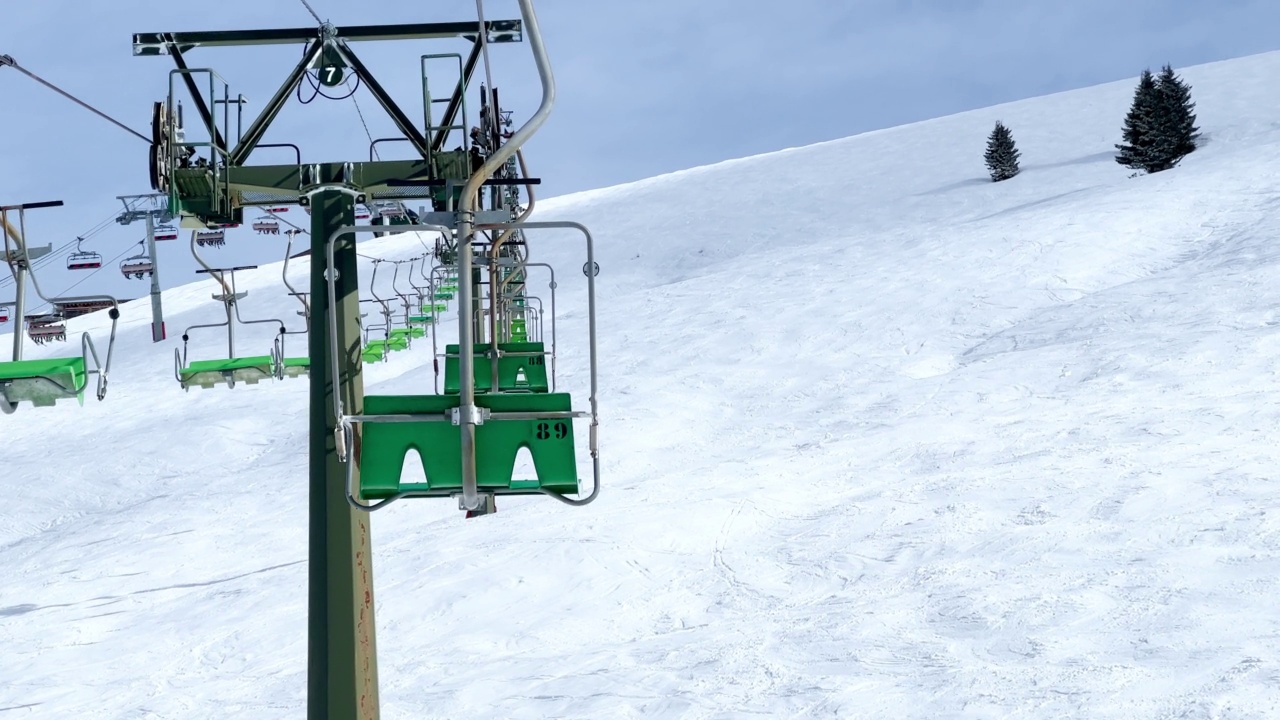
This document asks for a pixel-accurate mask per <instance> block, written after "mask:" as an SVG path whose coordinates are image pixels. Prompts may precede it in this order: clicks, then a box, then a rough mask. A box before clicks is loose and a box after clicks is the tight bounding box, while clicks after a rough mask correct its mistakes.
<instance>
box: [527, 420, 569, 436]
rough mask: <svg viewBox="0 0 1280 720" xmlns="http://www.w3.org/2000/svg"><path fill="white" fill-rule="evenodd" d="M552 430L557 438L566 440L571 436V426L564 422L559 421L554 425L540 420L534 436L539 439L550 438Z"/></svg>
mask: <svg viewBox="0 0 1280 720" xmlns="http://www.w3.org/2000/svg"><path fill="white" fill-rule="evenodd" d="M552 432H554V433H555V437H556V439H557V440H564V439H565V438H567V437H569V426H568V425H566V424H565V423H563V422H558V423H556V424H555V426H554V427H553V426H552V425H550V424H548V423H544V422H540V423H538V430H537V432H535V433H534V436H535V437H537V438H538V439H539V440H550V439H551V434H552Z"/></svg>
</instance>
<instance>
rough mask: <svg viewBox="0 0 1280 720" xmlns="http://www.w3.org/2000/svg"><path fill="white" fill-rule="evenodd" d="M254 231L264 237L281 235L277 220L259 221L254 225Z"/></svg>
mask: <svg viewBox="0 0 1280 720" xmlns="http://www.w3.org/2000/svg"><path fill="white" fill-rule="evenodd" d="M253 229H254V230H255V231H256V232H258V233H261V234H263V235H279V234H280V223H278V222H276V221H275V220H257V221H255V222H254V223H253Z"/></svg>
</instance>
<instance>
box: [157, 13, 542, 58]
mask: <svg viewBox="0 0 1280 720" xmlns="http://www.w3.org/2000/svg"><path fill="white" fill-rule="evenodd" d="M485 28H486V30H487V31H488V32H487V34H486V37H487V39H488V41H489V42H491V43H503V42H521V41H522V40H523V39H524V27H523V22H522V21H521V20H490V21H488V22H486V23H485ZM334 32H335V34H336V36H337V37H340V38H343V39H344V40H347V41H351V42H361V41H367V40H434V39H446V38H457V37H468V38H474V37H479V34H480V23H479V22H450V23H409V24H405V25H353V26H350V27H335V28H334ZM317 34H318V33H317V30H316V28H315V26H312V27H301V28H273V29H268V30H213V31H200V32H177V33H135V34H134V36H133V54H134V55H147V56H150V55H167V54H169V53H170V52H171V51H172V50H173V49H175V48H182V49H188V48H192V47H230V46H236V45H284V44H289V43H299V42H307V41H309V40H315V39H316V36H317Z"/></svg>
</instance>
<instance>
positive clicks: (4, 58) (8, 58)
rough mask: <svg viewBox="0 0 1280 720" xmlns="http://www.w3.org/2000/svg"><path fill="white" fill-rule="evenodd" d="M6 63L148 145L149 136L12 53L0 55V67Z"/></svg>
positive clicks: (149, 141)
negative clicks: (49, 79) (43, 74)
mask: <svg viewBox="0 0 1280 720" xmlns="http://www.w3.org/2000/svg"><path fill="white" fill-rule="evenodd" d="M6 65H7V66H9V67H11V68H13V69H14V70H17V71H18V72H20V73H22V74H23V75H26V76H27V77H29V78H31V79H32V80H35V81H36V82H38V83H40V84H41V85H44V86H45V87H47V88H49V89H50V90H52V91H54V92H56V93H58V94H59V95H61V96H63V97H65V98H66V99H68V100H70V101H71V102H73V103H75V104H77V105H79V106H80V107H82V108H84V109H85V110H88V111H89V112H91V113H93V114H94V115H97V116H98V117H100V118H102V119H103V120H106V121H107V122H109V123H111V124H112V125H115V126H116V127H118V128H120V129H121V130H124V131H126V132H128V133H130V134H133V135H136V136H137V137H139V138H141V139H142V141H143V142H145V143H147V144H148V145H150V144H151V138H149V137H147V136H146V135H143V134H142V133H140V132H138V131H137V130H134V129H133V128H131V127H129V126H128V125H125V124H124V123H122V122H120V121H119V120H116V119H115V118H113V117H111V116H110V115H108V114H106V113H104V112H102V111H101V110H99V109H97V108H95V107H94V106H92V105H90V104H89V103H87V102H85V101H83V100H81V99H80V98H78V97H76V96H74V95H72V94H71V93H69V92H67V91H66V90H63V89H62V88H60V87H58V86H57V85H54V84H53V83H51V82H49V81H48V80H45V79H44V78H42V77H40V76H39V75H36V74H35V73H33V72H31V71H30V70H28V69H26V68H24V67H22V66H21V65H19V64H18V61H17V60H14V59H13V56H12V55H0V67H4V66H6Z"/></svg>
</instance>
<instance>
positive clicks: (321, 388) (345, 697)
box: [307, 190, 379, 720]
mask: <svg viewBox="0 0 1280 720" xmlns="http://www.w3.org/2000/svg"><path fill="white" fill-rule="evenodd" d="M354 224H355V203H354V199H353V198H352V197H351V196H350V195H348V194H347V193H344V192H342V191H340V190H321V191H319V192H317V193H315V194H314V195H312V197H311V308H312V310H311V312H312V318H313V320H312V323H311V335H310V340H309V344H308V349H309V353H310V356H311V427H310V430H311V432H310V437H311V440H310V443H311V450H310V460H311V462H310V465H311V484H310V488H311V490H310V529H309V535H310V554H309V560H308V572H309V577H308V606H307V610H308V612H307V720H377V718H378V717H379V709H378V653H377V646H376V642H375V629H374V619H373V555H372V552H371V548H372V542H371V541H370V538H369V514H368V513H364V512H360V511H358V510H356V509H354V508H352V507H351V506H350V505H349V504H348V503H347V495H346V475H345V473H346V469H345V467H344V466H343V464H342V463H340V462H339V461H338V454H337V446H336V440H335V436H334V429H335V427H336V425H337V420H336V418H334V416H333V393H335V392H338V393H342V402H343V406H344V407H346V408H349V410H348V412H352V413H355V414H359V413H361V412H363V410H364V408H363V404H364V380H363V378H362V376H361V372H360V342H361V337H360V291H359V284H358V269H357V266H356V261H357V258H356V238H355V236H354V235H344V236H342V237H341V238H339V239H338V240H337V241H335V244H334V266H335V268H334V269H335V270H336V271H337V287H338V292H337V298H338V305H337V307H329V288H328V284H327V283H328V280H327V276H326V273H327V272H328V271H329V268H327V267H325V263H326V258H325V240H326V239H327V238H329V236H330V235H332V234H333V233H334V231H336V230H337V229H338V228H339V227H341V226H343V225H354ZM329 313H337V314H338V315H337V318H338V346H339V347H341V348H343V353H342V357H341V358H339V359H338V362H339V367H338V376H339V382H340V385H339V387H334V386H333V380H332V378H333V368H332V365H331V363H333V361H334V358H332V357H331V356H330V354H329V350H328V348H329V322H328V317H329ZM358 438H359V435H357V443H358V442H359V440H358ZM352 452H354V448H353V449H352ZM351 462H355V459H354V458H352V459H351ZM359 472H360V470H359V466H357V467H356V473H359ZM356 479H357V482H358V480H359V475H358V474H357V476H356Z"/></svg>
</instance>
